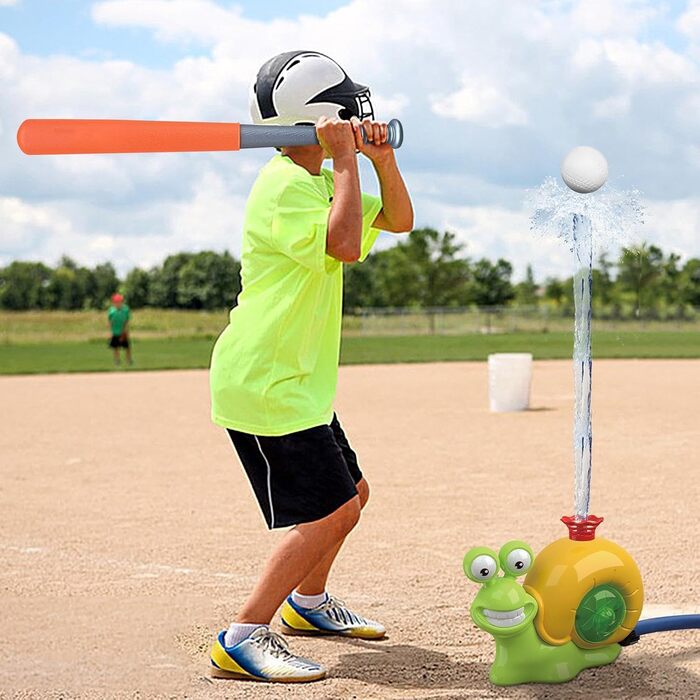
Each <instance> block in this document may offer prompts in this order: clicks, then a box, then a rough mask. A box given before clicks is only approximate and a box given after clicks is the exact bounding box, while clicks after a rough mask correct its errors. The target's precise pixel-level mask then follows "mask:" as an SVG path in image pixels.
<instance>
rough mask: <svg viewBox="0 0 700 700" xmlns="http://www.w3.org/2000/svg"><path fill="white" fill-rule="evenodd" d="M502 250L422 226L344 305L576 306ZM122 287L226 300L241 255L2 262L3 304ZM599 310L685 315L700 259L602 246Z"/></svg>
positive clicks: (146, 298)
mask: <svg viewBox="0 0 700 700" xmlns="http://www.w3.org/2000/svg"><path fill="white" fill-rule="evenodd" d="M512 277H513V266H512V264H511V263H510V262H509V261H508V260H505V259H503V258H499V259H497V260H489V259H487V258H480V259H472V258H470V257H469V256H468V255H466V250H465V246H464V245H463V244H461V243H459V242H458V241H457V240H456V237H455V234H453V233H451V232H449V231H446V232H442V233H441V232H439V231H437V230H435V229H432V228H422V229H416V230H414V231H412V232H411V234H410V235H409V236H407V237H405V238H403V239H401V240H400V241H399V242H398V243H397V244H396V245H394V246H393V247H391V248H387V249H385V250H379V251H376V252H374V253H372V255H370V256H369V258H368V259H367V260H366V261H365V262H364V263H363V264H361V265H348V266H346V268H345V297H344V305H345V308H346V310H347V311H354V310H358V309H362V308H386V307H390V308H392V307H393V308H399V307H413V308H418V309H419V308H430V307H464V306H476V307H493V306H519V307H538V306H546V307H548V308H552V309H557V310H561V311H562V313H570V312H571V310H572V309H573V291H572V280H571V278H570V277H569V278H564V279H561V278H554V277H550V278H547V279H545V280H541V281H539V282H538V281H536V280H535V278H534V275H533V272H532V268H531V267H530V266H528V268H527V272H526V276H525V279H524V280H523V281H521V282H519V283H514V282H513V280H512ZM115 291H121V292H122V293H123V294H124V295H125V296H126V300H127V303H128V304H129V305H130V306H131V307H132V308H139V307H143V306H152V307H157V308H180V309H222V308H227V307H231V306H233V305H235V303H236V297H237V296H238V293H239V292H240V262H239V261H238V260H236V259H235V258H234V257H233V256H232V255H231V254H230V253H228V252H224V253H216V252H213V251H202V252H199V253H177V254H175V255H169V256H168V257H167V258H166V259H165V260H164V261H163V263H162V264H161V265H158V266H155V267H152V268H151V269H148V270H144V269H142V268H139V267H136V268H134V269H132V270H131V271H130V272H128V274H126V276H125V277H124V278H123V279H120V278H119V276H118V275H117V273H116V270H115V269H114V267H113V266H112V265H111V264H110V263H103V264H100V265H97V266H95V267H93V268H88V267H83V266H80V265H78V264H77V263H76V262H75V261H73V260H72V259H70V258H68V257H64V258H62V259H61V260H60V261H59V263H58V264H57V265H56V266H55V267H49V266H47V265H45V264H43V263H38V262H20V261H15V262H12V263H10V264H9V265H7V266H6V267H4V268H0V307H1V308H4V309H8V310H27V309H64V310H73V309H104V308H106V307H107V306H108V305H109V298H110V296H111V295H112V294H113V293H114V292H115ZM593 304H594V309H595V311H596V314H597V315H599V316H609V317H627V316H634V315H640V313H644V314H645V316H648V315H650V314H651V315H652V316H654V315H658V316H664V315H665V316H673V317H683V316H684V315H686V314H689V313H692V308H693V307H700V259H699V258H691V259H689V260H687V261H686V262H685V263H683V264H681V262H680V257H679V256H678V255H676V254H675V253H664V252H663V251H662V250H661V249H660V248H658V247H657V246H655V245H648V244H642V245H640V246H636V247H632V248H624V249H622V251H621V252H620V255H619V256H618V258H617V260H611V259H610V258H609V256H608V255H606V254H602V255H601V256H600V257H599V258H598V260H597V261H596V265H595V269H594V272H593Z"/></svg>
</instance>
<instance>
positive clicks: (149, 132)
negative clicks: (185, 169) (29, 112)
mask: <svg viewBox="0 0 700 700" xmlns="http://www.w3.org/2000/svg"><path fill="white" fill-rule="evenodd" d="M238 126H239V125H238V124H234V123H225V122H168V121H140V120H132V119H27V120H26V121H24V122H22V124H21V125H20V127H19V130H18V131H17V143H18V145H19V147H20V148H21V149H22V151H23V152H24V153H26V154H27V155H59V154H69V153H170V152H183V151H237V150H238V148H239V133H238Z"/></svg>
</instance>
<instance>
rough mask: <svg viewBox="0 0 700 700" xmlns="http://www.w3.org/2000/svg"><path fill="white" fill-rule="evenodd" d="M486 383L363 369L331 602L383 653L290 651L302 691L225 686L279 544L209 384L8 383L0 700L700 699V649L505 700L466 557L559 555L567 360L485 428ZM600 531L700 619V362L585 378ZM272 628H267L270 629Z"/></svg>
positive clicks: (296, 646)
mask: <svg viewBox="0 0 700 700" xmlns="http://www.w3.org/2000/svg"><path fill="white" fill-rule="evenodd" d="M486 375H487V369H486V365H485V364H484V363H450V364H432V365H431V364H424V365H391V366H352V367H343V368H341V371H340V383H339V391H338V399H337V409H338V413H339V415H340V418H341V421H342V422H343V424H344V427H345V429H346V432H347V433H348V435H349V437H350V440H351V442H352V444H353V446H354V447H355V449H356V450H357V452H358V453H359V456H360V463H361V465H362V467H363V470H364V472H365V475H366V476H367V478H368V480H369V482H370V486H371V489H372V496H371V498H370V502H369V505H368V507H367V509H366V511H365V513H364V514H363V516H362V519H361V522H360V525H359V527H358V529H357V530H356V531H355V532H354V533H353V534H352V535H351V537H350V538H349V540H348V542H347V543H346V546H345V548H344V550H343V551H342V552H341V556H340V558H339V560H338V562H337V566H336V568H335V571H334V574H333V576H332V581H331V586H330V590H331V591H332V592H333V593H335V594H336V595H337V596H339V597H340V598H342V599H344V600H345V601H346V602H347V603H348V604H349V605H350V606H351V607H353V608H355V609H357V610H358V611H360V612H361V613H363V614H365V615H366V616H368V617H373V618H375V619H378V620H381V621H382V622H384V624H385V625H386V627H387V629H388V631H389V636H388V638H387V639H386V640H384V641H381V642H373V643H370V642H363V641H351V640H343V639H330V638H328V639H310V638H293V639H292V640H291V644H292V649H293V650H295V651H298V652H300V653H303V654H304V655H306V656H309V657H311V658H313V659H316V660H318V661H320V662H323V663H324V664H325V665H327V666H328V668H329V677H328V679H327V680H325V681H322V682H319V683H314V684H312V685H305V686H272V685H267V684H260V683H251V682H240V681H224V680H214V679H211V678H210V677H209V671H208V665H209V660H208V651H209V646H210V643H211V641H212V639H213V637H214V635H215V633H216V632H217V631H218V630H219V629H221V628H223V627H225V626H227V624H228V623H229V621H230V620H231V619H232V617H233V615H234V613H235V611H236V609H237V606H238V605H239V604H240V603H241V601H242V600H243V597H244V595H245V594H246V592H247V590H248V589H249V588H250V587H251V586H252V584H253V582H254V580H255V578H256V575H257V573H258V571H259V570H260V567H261V564H262V560H263V557H264V556H265V555H266V554H267V553H268V552H269V551H270V549H271V548H272V546H273V544H274V543H275V541H276V539H277V538H278V537H280V533H278V532H275V533H273V534H270V533H269V532H268V531H267V530H266V529H265V526H264V523H263V520H262V518H261V516H260V514H259V513H258V510H257V505H256V503H255V501H254V499H253V497H252V495H251V492H250V488H249V486H248V483H247V481H246V480H245V478H244V475H243V472H242V469H241V467H240V466H239V464H238V461H237V459H236V457H235V455H234V453H233V450H232V448H231V446H230V444H229V442H228V439H227V436H226V435H225V433H224V431H223V430H221V429H220V428H217V427H215V426H214V425H212V424H211V423H210V421H209V395H208V383H207V374H206V372H203V371H178V372H153V373H139V372H134V373H128V374H127V373H124V374H119V373H110V374H82V375H81V374H75V375H53V376H31V377H19V376H17V377H2V378H0V395H1V396H2V409H3V418H2V432H1V438H0V440H1V442H2V450H1V454H2V459H1V460H0V461H1V465H0V623H1V624H0V697H1V698H3V699H4V698H8V699H9V698H41V699H42V700H43V699H44V698H47V699H54V700H56V699H58V698H63V699H66V700H68V699H70V698H109V699H122V698H134V699H136V698H139V699H143V700H145V699H150V698H212V699H221V698H234V699H235V698H241V699H242V698H246V699H248V698H249V699H251V700H258V699H261V698H275V699H277V698H282V699H294V700H297V699H300V700H301V699H303V700H307V699H308V700H321V699H323V700H327V699H328V700H330V699H336V698H337V699H341V698H348V699H350V698H356V699H358V700H370V699H373V698H388V699H392V700H394V699H395V700H403V699H413V698H416V699H418V698H420V699H421V700H445V699H448V698H455V699H456V698H537V699H540V698H541V699H543V698H596V699H600V698H606V699H607V698H610V699H612V698H615V699H619V698H657V697H676V698H684V699H685V698H700V633H699V632H674V633H665V634H655V635H649V636H648V637H644V638H643V639H642V641H641V642H640V643H639V644H637V645H636V646H633V647H628V648H626V649H624V650H623V652H622V655H621V657H620V659H619V660H618V661H617V662H616V663H615V664H613V665H612V666H609V667H605V668H599V669H596V670H589V671H584V672H583V673H582V674H581V675H580V676H579V678H577V679H576V680H575V681H573V682H571V683H568V684H566V685H561V686H544V685H532V686H523V687H519V688H511V689H502V688H494V687H493V686H491V685H490V684H489V682H488V669H489V664H490V661H491V658H492V655H493V651H494V646H493V642H492V639H491V638H490V637H489V636H488V635H486V633H484V632H482V631H480V630H479V629H477V628H476V627H475V626H474V625H473V624H472V622H471V619H470V617H469V613H468V610H469V605H470V603H471V600H472V599H473V597H474V595H475V594H476V591H477V587H476V585H475V584H473V583H471V582H469V581H468V580H467V579H466V578H465V576H464V574H463V573H462V568H461V563H462V557H463V555H464V553H465V552H466V551H467V549H469V548H470V547H471V546H472V545H477V544H482V545H488V546H491V547H494V548H497V547H499V546H500V545H501V544H503V543H504V542H506V541H507V540H510V539H513V538H520V539H524V540H525V541H526V542H528V543H529V544H531V545H532V547H533V548H534V550H535V552H537V551H538V550H539V549H541V548H542V547H543V546H544V545H545V544H547V543H548V542H550V541H551V540H553V539H555V538H558V537H561V536H564V535H565V528H564V526H563V525H562V524H561V523H560V522H559V517H560V516H561V515H564V514H569V513H570V512H571V511H572V508H573V505H572V503H573V493H572V490H573V489H572V481H573V468H572V449H571V424H572V399H573V397H572V393H573V381H572V373H571V364H570V362H563V361H562V362H560V361H551V362H539V363H535V367H534V379H533V391H532V410H530V411H527V412H522V413H512V414H492V413H490V412H489V411H488V402H487V376H486ZM593 381H594V387H593V404H594V454H593V484H592V511H593V512H594V513H595V514H597V515H602V516H605V522H604V523H603V525H602V526H601V527H600V528H599V534H600V535H602V536H605V537H608V538H610V539H613V540H615V541H617V542H618V543H619V544H621V545H623V546H624V547H625V548H626V549H628V551H629V552H630V553H631V554H632V555H633V556H634V557H635V558H636V560H637V562H638V564H639V567H640V569H641V571H642V575H643V578H644V581H645V588H646V590H645V597H646V601H647V606H646V608H645V613H644V616H654V615H658V614H665V613H674V612H700V555H699V551H700V525H699V523H700V520H699V518H698V513H699V510H698V502H699V501H700V472H699V471H698V460H699V458H700V448H699V447H698V445H699V443H700V420H699V417H698V414H699V409H700V361H693V360H658V361H656V360H640V361H632V360H618V361H616V360H610V361H599V362H596V363H595V365H594V379H593ZM275 624H277V623H275Z"/></svg>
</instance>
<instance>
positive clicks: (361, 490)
mask: <svg viewBox="0 0 700 700" xmlns="http://www.w3.org/2000/svg"><path fill="white" fill-rule="evenodd" d="M357 494H358V496H359V499H360V508H361V509H362V508H364V507H365V505H366V504H367V501H368V500H369V484H368V483H367V480H366V479H365V478H364V477H362V479H360V480H359V481H358V482H357ZM343 542H345V538H343V539H342V540H341V541H340V542H338V543H337V544H336V545H335V546H334V547H332V548H331V549H330V550H329V551H328V552H327V553H326V555H325V556H324V557H323V559H321V561H320V562H319V563H318V564H317V565H316V566H315V567H314V568H313V569H312V570H311V571H310V572H309V573H308V574H307V576H306V578H304V580H303V581H302V582H301V583H299V585H297V586H296V589H295V590H296V591H297V593H300V594H301V595H317V594H319V593H323V592H324V591H325V590H326V581H327V580H328V574H330V571H331V567H332V566H333V562H334V561H335V558H336V557H337V556H338V552H339V551H340V548H341V547H342V546H343Z"/></svg>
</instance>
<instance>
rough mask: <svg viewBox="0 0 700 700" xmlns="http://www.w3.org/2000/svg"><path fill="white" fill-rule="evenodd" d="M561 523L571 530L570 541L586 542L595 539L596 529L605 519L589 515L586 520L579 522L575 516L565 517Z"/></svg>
mask: <svg viewBox="0 0 700 700" xmlns="http://www.w3.org/2000/svg"><path fill="white" fill-rule="evenodd" d="M561 521H562V522H563V523H564V525H566V527H568V528H569V539H570V540H576V541H577V542H585V541H587V540H594V539H595V529H596V528H597V527H598V525H600V524H601V523H602V522H603V518H599V517H598V516H596V515H589V516H588V517H587V518H586V519H585V520H579V519H578V518H576V517H575V516H573V515H565V516H564V517H563V518H562V519H561Z"/></svg>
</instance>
